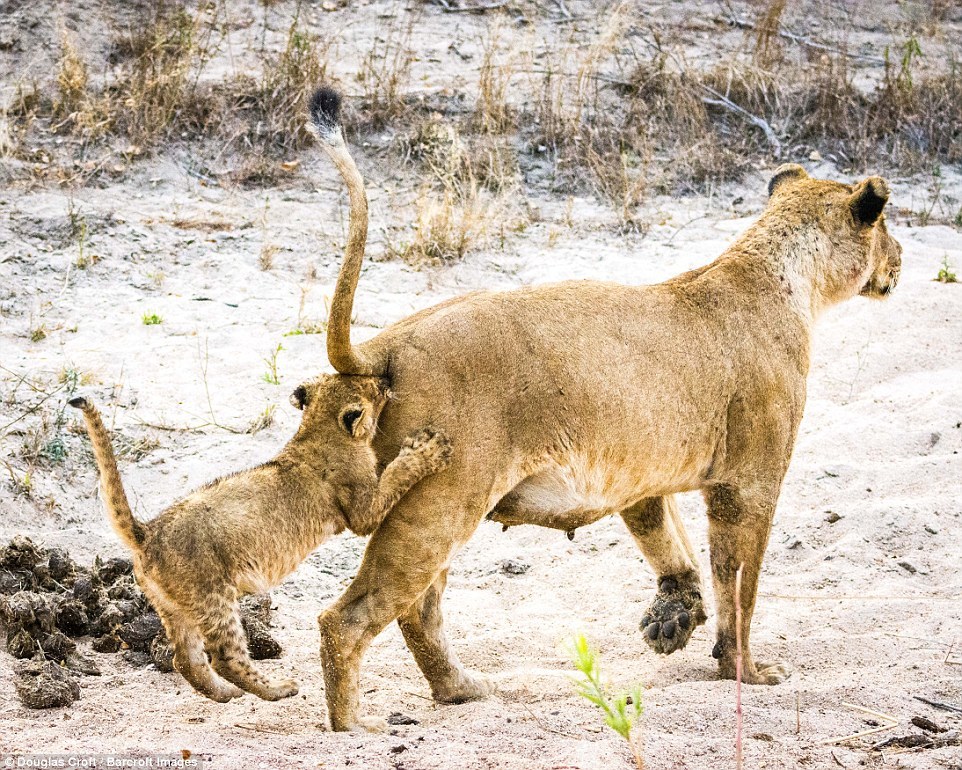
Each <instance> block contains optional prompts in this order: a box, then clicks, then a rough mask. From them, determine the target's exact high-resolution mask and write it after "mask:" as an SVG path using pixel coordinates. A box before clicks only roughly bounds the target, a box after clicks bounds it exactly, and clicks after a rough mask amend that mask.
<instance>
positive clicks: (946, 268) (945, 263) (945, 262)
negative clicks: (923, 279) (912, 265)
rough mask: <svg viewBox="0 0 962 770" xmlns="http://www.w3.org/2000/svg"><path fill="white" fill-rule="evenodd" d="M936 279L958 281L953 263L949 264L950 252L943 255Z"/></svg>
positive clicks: (939, 280)
mask: <svg viewBox="0 0 962 770" xmlns="http://www.w3.org/2000/svg"><path fill="white" fill-rule="evenodd" d="M935 280H936V281H938V282H939V283H958V280H959V279H958V278H957V277H956V275H955V271H954V270H953V269H952V265H950V264H949V255H948V254H946V255H945V256H944V257H942V266H941V267H940V268H939V274H938V275H937V276H935Z"/></svg>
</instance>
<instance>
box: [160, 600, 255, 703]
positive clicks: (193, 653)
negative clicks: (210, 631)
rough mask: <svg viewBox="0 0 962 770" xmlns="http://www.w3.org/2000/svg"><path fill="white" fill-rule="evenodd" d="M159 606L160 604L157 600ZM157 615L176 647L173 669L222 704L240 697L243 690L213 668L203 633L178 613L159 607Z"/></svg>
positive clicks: (203, 693)
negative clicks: (220, 675) (188, 623)
mask: <svg viewBox="0 0 962 770" xmlns="http://www.w3.org/2000/svg"><path fill="white" fill-rule="evenodd" d="M154 606H155V607H159V604H158V603H154ZM157 614H158V615H160V619H161V621H162V622H163V624H164V629H165V630H166V631H167V638H168V639H169V640H170V644H171V646H172V647H173V648H174V668H175V669H176V670H177V672H178V673H179V674H180V675H181V676H182V677H184V679H186V680H187V681H188V682H189V683H190V685H191V687H193V688H194V689H195V690H197V692H199V693H200V694H201V695H205V696H206V697H208V698H210V699H211V700H215V701H217V702H219V703H226V702H227V701H229V700H230V699H231V698H239V697H241V696H242V695H243V694H244V691H243V690H241V689H239V688H237V687H235V686H234V685H232V684H230V683H228V682H225V681H224V680H223V679H221V678H220V677H219V676H217V674H215V673H214V670H213V669H212V668H211V667H210V663H209V662H208V661H207V654H206V653H205V652H204V640H203V639H202V638H201V636H200V634H199V633H198V632H197V631H196V630H195V629H193V628H191V627H189V626H188V625H187V622H186V619H185V618H181V617H178V616H176V615H175V614H174V613H173V612H171V611H169V610H161V609H159V608H158V610H157Z"/></svg>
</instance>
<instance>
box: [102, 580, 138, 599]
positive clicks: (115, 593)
mask: <svg viewBox="0 0 962 770" xmlns="http://www.w3.org/2000/svg"><path fill="white" fill-rule="evenodd" d="M107 596H109V597H110V598H111V599H123V600H125V601H137V600H138V599H141V598H142V597H143V594H142V593H141V592H140V588H138V587H137V583H136V581H135V580H134V578H133V576H128V575H122V576H121V577H119V578H118V579H117V580H116V581H114V584H113V585H112V586H110V588H108V589H107Z"/></svg>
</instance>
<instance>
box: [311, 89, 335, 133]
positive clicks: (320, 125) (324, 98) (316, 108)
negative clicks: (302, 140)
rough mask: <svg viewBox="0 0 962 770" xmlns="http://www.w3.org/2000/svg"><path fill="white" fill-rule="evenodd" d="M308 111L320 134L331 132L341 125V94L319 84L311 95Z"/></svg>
mask: <svg viewBox="0 0 962 770" xmlns="http://www.w3.org/2000/svg"><path fill="white" fill-rule="evenodd" d="M308 112H309V114H310V116H311V123H313V124H314V127H315V128H316V129H317V130H318V132H319V133H320V134H322V135H323V134H332V133H334V132H335V131H336V130H337V129H338V127H339V126H340V125H341V95H340V94H339V93H338V92H337V91H335V90H334V89H333V88H331V87H330V86H321V87H320V88H318V89H317V90H316V91H315V92H314V93H313V94H312V95H311V101H310V105H309V107H308Z"/></svg>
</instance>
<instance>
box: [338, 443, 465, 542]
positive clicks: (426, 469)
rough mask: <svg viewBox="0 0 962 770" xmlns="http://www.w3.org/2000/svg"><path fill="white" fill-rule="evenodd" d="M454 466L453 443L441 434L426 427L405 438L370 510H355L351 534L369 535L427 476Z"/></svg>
mask: <svg viewBox="0 0 962 770" xmlns="http://www.w3.org/2000/svg"><path fill="white" fill-rule="evenodd" d="M450 464H451V442H450V441H449V440H448V437H447V436H446V435H445V434H444V433H442V432H441V431H437V430H434V429H433V428H422V429H421V430H419V431H417V432H416V433H413V434H412V435H410V436H408V437H407V438H406V439H404V443H403V444H402V445H401V451H400V452H399V453H398V456H397V457H395V458H394V459H393V460H392V461H391V462H390V463H388V465H387V467H386V468H385V469H384V472H383V473H382V474H381V477H380V479H378V484H377V489H376V490H375V492H374V497H373V499H372V500H371V505H370V507H368V508H367V509H366V510H359V511H352V512H351V520H350V522H349V524H350V525H351V531H352V532H355V533H356V534H358V535H369V534H371V533H372V532H373V531H374V530H375V529H377V527H378V525H379V524H380V523H381V522H382V521H383V520H384V517H385V516H386V515H387V513H388V511H390V510H391V509H392V508H393V507H394V506H395V505H397V503H398V501H399V500H400V499H401V498H402V497H404V495H406V494H407V493H408V491H409V490H410V489H411V487H413V486H414V485H415V484H417V483H418V482H419V481H420V480H421V479H423V478H424V477H425V476H430V475H432V474H434V473H437V472H438V471H441V470H443V469H444V468H446V467H447V466H448V465H450Z"/></svg>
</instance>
